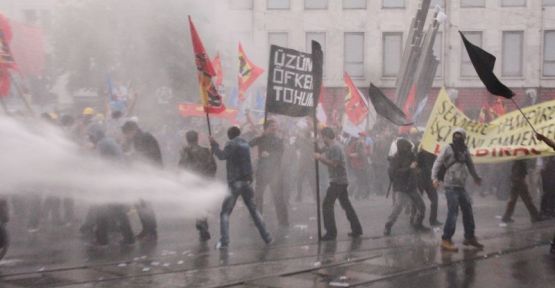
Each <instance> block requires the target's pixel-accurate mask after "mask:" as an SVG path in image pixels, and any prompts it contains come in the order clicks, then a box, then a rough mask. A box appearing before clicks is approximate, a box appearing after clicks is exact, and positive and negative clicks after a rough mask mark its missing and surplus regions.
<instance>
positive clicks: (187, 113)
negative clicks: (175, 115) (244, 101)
mask: <svg viewBox="0 0 555 288" xmlns="http://www.w3.org/2000/svg"><path fill="white" fill-rule="evenodd" d="M178 108H179V114H181V116H183V117H205V116H206V114H205V113H206V112H204V107H203V106H202V105H199V104H192V103H183V104H179V107H178ZM238 115H239V110H237V109H229V108H227V109H225V111H223V112H222V113H219V114H215V115H213V116H214V117H216V118H220V119H225V120H227V121H229V122H230V123H231V124H233V125H236V124H239V121H238V120H237V116H238Z"/></svg>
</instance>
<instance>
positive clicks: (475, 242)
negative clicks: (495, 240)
mask: <svg viewBox="0 0 555 288" xmlns="http://www.w3.org/2000/svg"><path fill="white" fill-rule="evenodd" d="M463 245H464V246H473V247H476V248H478V249H484V245H482V244H480V242H478V240H476V238H471V239H465V240H464V241H463Z"/></svg>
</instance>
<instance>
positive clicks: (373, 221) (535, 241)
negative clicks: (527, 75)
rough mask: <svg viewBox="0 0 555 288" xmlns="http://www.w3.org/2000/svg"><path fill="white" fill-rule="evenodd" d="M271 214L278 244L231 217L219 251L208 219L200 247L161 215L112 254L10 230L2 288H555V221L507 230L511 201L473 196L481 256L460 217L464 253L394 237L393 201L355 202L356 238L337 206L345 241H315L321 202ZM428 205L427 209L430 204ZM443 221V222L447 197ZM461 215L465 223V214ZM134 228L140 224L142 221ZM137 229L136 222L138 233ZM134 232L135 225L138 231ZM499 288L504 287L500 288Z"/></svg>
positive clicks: (185, 227) (406, 229) (180, 225)
mask: <svg viewBox="0 0 555 288" xmlns="http://www.w3.org/2000/svg"><path fill="white" fill-rule="evenodd" d="M267 204H268V205H267V206H266V207H265V211H266V215H265V219H267V222H268V227H269V228H270V231H272V232H273V236H274V240H275V241H274V243H272V244H271V245H268V246H266V245H264V243H263V242H262V240H261V239H260V238H259V236H258V234H257V232H256V229H255V228H254V225H253V224H252V221H251V220H250V219H249V216H248V213H247V212H246V209H245V208H244V207H243V206H242V205H238V206H237V207H236V209H235V211H234V213H233V214H232V218H231V229H232V231H231V245H230V247H229V249H226V250H217V249H215V247H214V246H215V243H216V239H215V238H217V237H214V236H217V234H218V228H219V225H218V223H217V221H216V220H215V218H214V217H211V218H210V219H209V223H210V224H211V227H210V231H211V232H212V234H213V239H212V240H211V241H209V242H208V243H206V244H201V243H199V241H198V239H197V238H198V235H197V232H196V230H195V228H194V220H183V219H181V218H180V217H176V216H175V215H173V214H172V213H168V211H164V209H159V210H158V209H157V210H158V211H160V213H159V215H158V216H159V221H160V228H159V233H160V239H159V240H158V242H157V243H150V244H147V243H143V244H137V245H135V246H131V247H122V246H120V245H118V244H116V243H118V240H119V239H117V237H116V238H114V239H112V240H113V241H112V242H113V243H114V244H111V245H110V246H108V247H105V248H96V247H92V246H89V245H86V244H85V242H84V239H81V238H80V235H79V233H78V231H77V227H51V226H48V225H43V227H42V228H41V230H40V231H39V232H37V233H28V232H27V231H25V230H22V229H18V223H17V219H15V220H14V221H12V222H11V223H10V225H9V230H10V233H11V235H12V246H11V247H10V250H9V252H8V255H7V256H6V258H5V259H4V260H2V261H0V287H7V288H13V287H164V288H165V287H355V286H358V287H495V286H499V287H504V288H505V287H550V286H552V285H553V283H555V281H554V280H555V276H554V275H555V257H554V256H551V255H550V254H549V251H548V250H549V245H548V243H549V241H550V240H551V238H552V237H553V233H554V232H555V225H554V224H555V220H550V221H545V222H541V223H536V224H531V223H530V221H529V219H528V215H527V212H526V211H525V210H524V208H523V207H522V206H523V205H522V203H519V204H517V210H516V212H515V215H514V217H513V218H514V219H515V223H513V224H511V225H509V226H507V227H503V225H499V221H500V220H499V219H498V217H496V216H498V215H500V214H502V212H503V209H504V207H505V206H504V202H500V201H498V200H495V199H492V198H481V197H476V198H475V199H474V211H475V215H476V222H477V231H476V234H477V236H478V237H479V239H480V240H481V242H482V243H483V244H484V245H485V249H484V250H482V251H480V250H476V249H471V248H463V246H462V243H461V242H462V238H463V237H462V223H461V220H459V223H458V226H457V228H458V229H457V232H456V234H455V237H454V238H453V240H454V241H455V243H456V244H457V245H458V246H459V247H460V248H461V250H460V251H459V252H458V253H446V252H442V251H441V250H440V249H439V243H440V240H441V231H439V230H438V229H436V230H435V231H433V232H429V233H415V232H414V231H412V229H411V228H410V226H409V225H408V223H407V222H408V216H407V215H404V214H403V215H402V216H401V217H400V218H399V220H398V222H397V223H396V225H395V226H394V227H393V231H392V232H393V233H392V235H391V236H389V237H383V236H382V232H383V224H384V223H385V220H386V218H387V216H388V214H389V212H390V209H391V200H390V199H384V198H383V197H372V198H371V199H369V200H364V201H356V202H355V203H354V205H355V209H356V211H357V213H358V214H359V218H361V222H362V224H363V228H364V235H363V237H362V238H360V239H356V240H352V239H350V238H349V237H348V236H347V233H348V232H349V231H348V228H347V227H349V226H348V225H347V222H346V219H345V216H344V213H343V212H342V210H341V208H340V207H339V205H338V206H337V207H336V218H337V222H338V230H339V235H338V236H339V237H338V240H337V241H334V242H322V243H320V244H319V243H318V242H317V241H316V219H315V217H313V215H314V213H313V211H314V210H315V207H314V204H311V203H309V202H303V203H293V202H292V203H291V205H290V208H291V211H290V213H291V215H290V219H291V225H290V227H289V228H280V227H278V226H277V224H276V221H275V213H274V211H273V210H272V206H273V205H271V204H272V203H267ZM426 204H428V202H426ZM439 215H440V220H443V218H444V217H445V215H446V211H445V199H444V198H443V197H441V198H440V213H439ZM459 218H460V217H459ZM134 222H136V219H135V221H134ZM136 224H137V223H134V225H135V226H137V225H136ZM136 228H137V227H135V230H138V229H136ZM501 285H502V286H501Z"/></svg>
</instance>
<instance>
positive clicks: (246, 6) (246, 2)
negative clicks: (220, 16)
mask: <svg viewBox="0 0 555 288" xmlns="http://www.w3.org/2000/svg"><path fill="white" fill-rule="evenodd" d="M252 1H253V0H229V7H230V8H231V9H234V10H252Z"/></svg>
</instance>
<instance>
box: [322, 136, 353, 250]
mask: <svg viewBox="0 0 555 288" xmlns="http://www.w3.org/2000/svg"><path fill="white" fill-rule="evenodd" d="M320 134H321V135H322V139H323V141H324V144H325V146H326V147H325V148H324V149H323V151H322V152H323V153H314V158H315V159H316V160H318V161H320V162H322V163H323V164H324V165H326V166H327V167H328V171H329V180H330V186H329V187H328V190H327V191H326V196H325V198H324V201H323V203H322V213H323V216H324V227H325V229H326V234H325V235H324V236H322V239H321V240H322V241H333V240H335V238H336V237H337V228H336V226H335V215H334V205H335V201H336V200H337V199H339V204H341V207H342V208H343V210H345V214H346V215H347V219H348V220H349V223H350V224H351V233H349V236H351V237H353V238H358V237H360V235H362V227H361V226H360V222H359V220H358V216H357V214H356V212H355V209H354V208H353V205H352V204H351V201H350V200H349V193H348V192H347V186H348V185H349V183H348V180H347V170H346V167H345V155H344V154H343V149H341V146H340V145H339V144H338V143H337V142H336V141H335V132H333V130H332V129H331V128H329V127H325V128H323V129H322V131H321V133H320Z"/></svg>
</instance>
